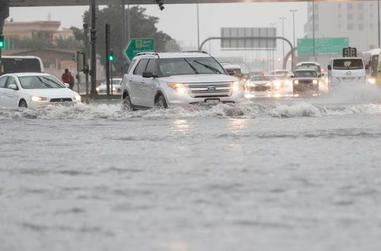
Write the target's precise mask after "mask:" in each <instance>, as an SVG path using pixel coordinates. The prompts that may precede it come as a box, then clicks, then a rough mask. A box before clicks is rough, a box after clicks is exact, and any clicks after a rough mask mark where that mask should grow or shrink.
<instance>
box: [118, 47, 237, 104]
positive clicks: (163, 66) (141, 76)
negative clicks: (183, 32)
mask: <svg viewBox="0 0 381 251" xmlns="http://www.w3.org/2000/svg"><path fill="white" fill-rule="evenodd" d="M121 90H122V93H123V95H122V100H123V107H124V108H125V109H128V110H134V109H137V108H146V107H154V106H158V107H161V108H168V107H170V106H173V105H181V104H192V103H201V102H211V103H215V102H229V103H235V102H237V101H239V100H240V99H241V98H242V97H243V89H242V87H240V85H239V82H238V79H237V78H235V77H232V76H229V75H228V74H227V72H226V71H225V70H224V68H223V67H222V66H221V65H220V64H219V63H218V62H217V60H215V59H214V58H213V57H212V56H210V55H209V54H207V53H206V52H176V53H156V52H144V53H139V54H137V55H136V57H135V58H134V59H133V60H132V62H131V64H130V67H129V69H128V72H127V74H125V75H124V77H123V81H122V83H121Z"/></svg>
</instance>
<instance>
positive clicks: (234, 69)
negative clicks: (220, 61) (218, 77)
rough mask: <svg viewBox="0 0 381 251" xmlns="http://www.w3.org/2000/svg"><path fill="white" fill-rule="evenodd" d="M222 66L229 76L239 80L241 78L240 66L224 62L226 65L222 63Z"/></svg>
mask: <svg viewBox="0 0 381 251" xmlns="http://www.w3.org/2000/svg"><path fill="white" fill-rule="evenodd" d="M223 67H224V69H225V70H226V71H227V72H228V74H229V75H230V76H234V77H236V78H238V79H239V80H242V78H243V74H242V69H241V66H239V65H234V64H226V65H223Z"/></svg>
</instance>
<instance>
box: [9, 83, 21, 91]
mask: <svg viewBox="0 0 381 251" xmlns="http://www.w3.org/2000/svg"><path fill="white" fill-rule="evenodd" d="M8 89H12V90H15V91H17V90H18V89H19V88H17V85H15V84H10V85H8Z"/></svg>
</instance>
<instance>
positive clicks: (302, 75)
mask: <svg viewBox="0 0 381 251" xmlns="http://www.w3.org/2000/svg"><path fill="white" fill-rule="evenodd" d="M295 77H296V78H316V77H317V72H316V71H296V72H295Z"/></svg>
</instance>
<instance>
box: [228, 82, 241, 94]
mask: <svg viewBox="0 0 381 251" xmlns="http://www.w3.org/2000/svg"><path fill="white" fill-rule="evenodd" d="M230 87H231V88H232V89H233V92H236V91H238V90H239V82H238V81H235V82H231V83H230Z"/></svg>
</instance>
